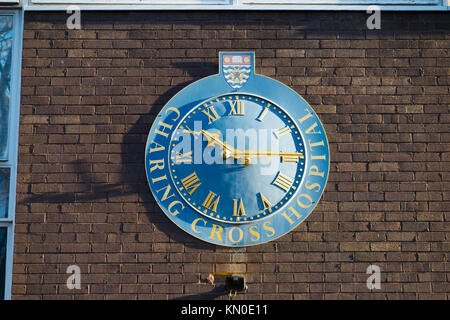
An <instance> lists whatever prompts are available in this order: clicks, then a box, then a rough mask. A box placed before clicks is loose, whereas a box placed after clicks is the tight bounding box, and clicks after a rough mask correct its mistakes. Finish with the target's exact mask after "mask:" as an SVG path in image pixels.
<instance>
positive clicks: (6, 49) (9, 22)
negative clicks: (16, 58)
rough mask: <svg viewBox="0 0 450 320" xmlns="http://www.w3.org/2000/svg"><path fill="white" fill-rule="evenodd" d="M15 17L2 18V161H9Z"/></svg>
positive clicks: (0, 59)
mask: <svg viewBox="0 0 450 320" xmlns="http://www.w3.org/2000/svg"><path fill="white" fill-rule="evenodd" d="M12 26H13V17H12V16H0V160H6V159H7V156H8V155H7V145H8V144H7V142H8V118H9V96H10V82H11V81H10V80H11V59H12V55H11V51H12V50H11V48H12V35H13V29H12Z"/></svg>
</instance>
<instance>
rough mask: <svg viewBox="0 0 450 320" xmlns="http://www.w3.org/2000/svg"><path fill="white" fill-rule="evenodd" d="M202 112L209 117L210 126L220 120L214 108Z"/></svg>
mask: <svg viewBox="0 0 450 320" xmlns="http://www.w3.org/2000/svg"><path fill="white" fill-rule="evenodd" d="M202 112H203V113H204V114H205V115H206V116H207V117H208V124H210V123H211V122H214V121H216V120H217V119H219V118H220V117H219V115H218V114H217V112H216V110H215V109H214V107H213V106H210V107H207V108H206V109H205V110H202Z"/></svg>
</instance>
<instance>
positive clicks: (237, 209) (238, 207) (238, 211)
mask: <svg viewBox="0 0 450 320" xmlns="http://www.w3.org/2000/svg"><path fill="white" fill-rule="evenodd" d="M233 216H234V217H242V216H245V210H244V205H243V203H242V199H239V200H238V199H233Z"/></svg>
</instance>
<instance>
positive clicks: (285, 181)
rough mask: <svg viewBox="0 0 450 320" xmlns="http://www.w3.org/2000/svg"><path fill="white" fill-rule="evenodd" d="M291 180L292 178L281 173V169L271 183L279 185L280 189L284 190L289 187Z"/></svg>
mask: <svg viewBox="0 0 450 320" xmlns="http://www.w3.org/2000/svg"><path fill="white" fill-rule="evenodd" d="M293 182H294V180H292V179H291V178H289V177H287V176H285V175H284V174H282V173H281V171H279V172H278V174H277V177H276V178H275V180H274V181H273V182H272V184H273V185H275V186H277V187H279V188H280V189H283V190H284V191H288V190H289V189H290V188H291V185H292V183H293Z"/></svg>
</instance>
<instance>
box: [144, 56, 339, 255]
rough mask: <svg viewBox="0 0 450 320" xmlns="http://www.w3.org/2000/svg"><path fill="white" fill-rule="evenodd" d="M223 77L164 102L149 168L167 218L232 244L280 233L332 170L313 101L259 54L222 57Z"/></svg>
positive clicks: (315, 198) (301, 216) (302, 212)
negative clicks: (262, 63) (266, 67)
mask: <svg viewBox="0 0 450 320" xmlns="http://www.w3.org/2000/svg"><path fill="white" fill-rule="evenodd" d="M219 60H220V63H219V71H220V72H219V74H217V75H213V76H210V77H206V78H203V79H201V80H199V81H197V82H195V83H193V84H191V85H189V86H188V87H186V88H185V89H183V90H181V91H180V92H179V93H178V94H176V95H175V96H174V97H173V98H172V99H170V101H169V102H168V103H167V104H166V105H165V106H164V107H163V109H162V110H161V111H160V112H159V114H158V116H157V118H156V119H155V121H154V123H153V125H152V128H151V129H150V133H149V135H148V140H147V145H146V152H145V167H146V174H147V179H148V182H149V186H150V190H151V192H152V194H153V196H154V198H155V200H156V203H157V204H158V205H159V207H160V208H161V209H162V211H163V212H164V213H165V215H166V216H167V217H168V218H169V219H170V220H171V221H172V222H173V223H175V224H176V225H177V226H178V227H180V228H181V229H182V230H184V231H186V232H187V233H189V234H190V235H192V236H193V237H195V238H197V239H201V240H202V241H206V242H209V243H212V244H216V245H221V246H231V247H242V246H251V245H257V244H261V243H265V242H268V241H271V240H274V239H277V238H279V237H281V236H283V235H285V234H287V233H289V232H290V231H291V230H293V229H294V228H296V227H297V226H298V225H299V224H300V223H302V222H303V221H304V220H305V219H306V218H307V217H308V215H309V214H310V213H311V212H312V211H313V209H314V208H315V207H316V205H317V203H318V202H319V200H320V197H321V195H322V193H323V191H324V189H325V185H326V182H327V179H328V171H329V164H330V162H329V161H330V159H329V148H328V141H327V137H326V134H325V129H324V127H323V125H322V123H321V122H320V120H319V118H318V117H317V115H316V114H315V112H314V110H313V109H312V108H311V106H309V105H308V103H307V102H306V101H305V100H304V99H303V98H301V97H300V96H299V95H298V94H297V93H295V92H294V91H293V90H291V89H290V88H288V87H287V86H285V85H283V84H282V83H280V82H278V81H275V80H273V79H270V78H267V77H264V76H260V75H257V74H255V73H254V61H255V59H254V53H252V52H222V53H220V58H219Z"/></svg>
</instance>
